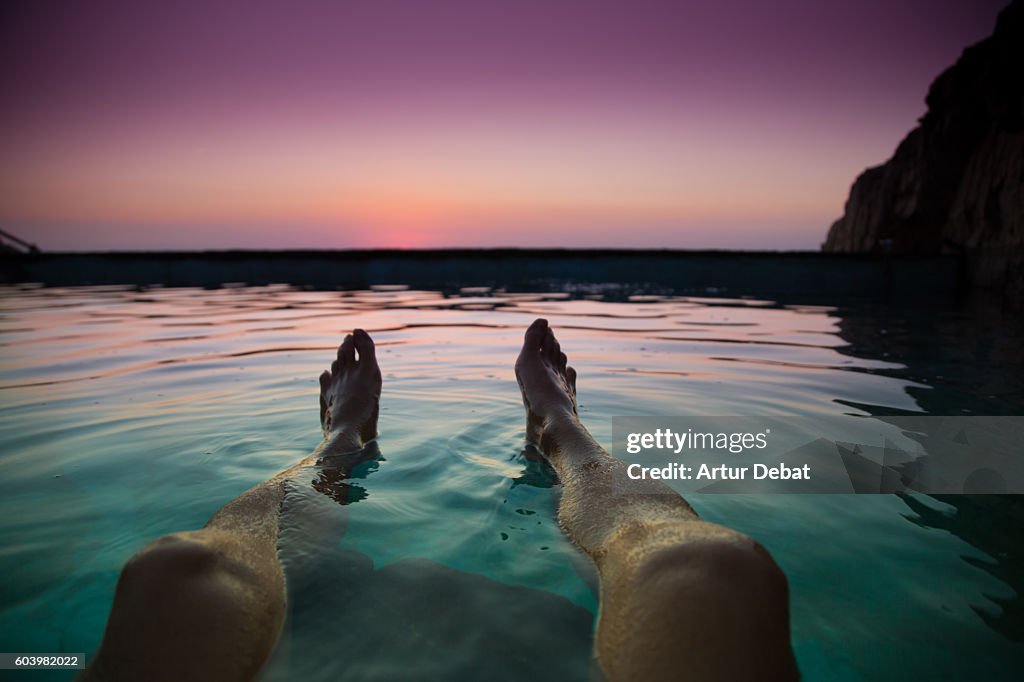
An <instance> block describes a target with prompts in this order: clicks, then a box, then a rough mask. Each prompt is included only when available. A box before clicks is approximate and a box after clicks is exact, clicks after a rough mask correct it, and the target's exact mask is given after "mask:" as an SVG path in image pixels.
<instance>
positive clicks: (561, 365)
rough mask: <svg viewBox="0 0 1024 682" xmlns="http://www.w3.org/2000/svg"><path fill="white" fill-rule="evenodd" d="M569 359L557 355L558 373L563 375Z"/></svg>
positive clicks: (560, 354) (562, 354)
mask: <svg viewBox="0 0 1024 682" xmlns="http://www.w3.org/2000/svg"><path fill="white" fill-rule="evenodd" d="M568 362H569V358H568V357H566V355H565V353H559V354H558V371H560V372H561V373H562V374H565V366H566V364H568Z"/></svg>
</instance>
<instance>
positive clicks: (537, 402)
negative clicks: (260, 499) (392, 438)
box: [320, 319, 577, 446]
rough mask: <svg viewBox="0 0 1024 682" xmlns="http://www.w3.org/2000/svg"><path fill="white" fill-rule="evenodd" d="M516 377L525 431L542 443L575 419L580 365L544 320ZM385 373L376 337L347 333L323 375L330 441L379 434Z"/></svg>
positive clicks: (357, 441) (526, 346)
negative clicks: (558, 424) (547, 433)
mask: <svg viewBox="0 0 1024 682" xmlns="http://www.w3.org/2000/svg"><path fill="white" fill-rule="evenodd" d="M516 380H517V381H518V382H519V388H520V390H521V391H522V394H523V404H524V405H525V406H526V436H527V439H529V440H530V442H532V443H535V444H539V443H540V437H541V434H542V433H543V431H544V429H545V428H546V427H547V426H548V425H550V424H551V423H552V422H554V421H557V420H561V419H576V418H577V412H576V370H574V369H573V368H572V367H569V366H568V359H567V358H566V355H565V353H563V352H562V349H561V346H560V345H559V343H558V340H557V339H556V338H555V334H554V332H552V331H551V327H549V326H548V322H547V320H545V319H538V320H535V321H534V323H533V324H531V325H530V327H529V329H527V330H526V338H525V339H524V341H523V348H522V350H521V351H520V352H519V358H518V359H517V360H516ZM380 391H381V373H380V366H379V365H378V364H377V354H376V347H375V346H374V343H373V339H371V338H370V335H369V334H367V333H366V332H365V331H364V330H362V329H356V330H355V331H353V332H352V333H351V334H349V335H347V336H346V337H345V339H344V341H342V344H341V346H339V347H338V356H337V358H336V359H335V360H334V362H332V363H331V368H330V370H328V371H325V372H324V373H323V374H321V375H320V424H321V425H322V426H323V430H324V436H325V437H326V438H327V439H328V440H338V441H344V442H346V444H349V445H356V446H361V445H364V444H366V443H367V442H369V441H371V440H373V439H374V438H375V437H376V436H377V417H378V415H379V411H380V407H379V406H380Z"/></svg>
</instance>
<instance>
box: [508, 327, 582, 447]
mask: <svg viewBox="0 0 1024 682" xmlns="http://www.w3.org/2000/svg"><path fill="white" fill-rule="evenodd" d="M567 362H568V359H567V358H566V356H565V353H563V352H562V349H561V346H559V344H558V340H557V339H555V334H554V332H552V331H551V327H549V326H548V321H547V320H545V319H543V318H542V319H538V320H536V321H534V323H533V324H531V325H530V328H529V329H527V330H526V339H525V340H524V341H523V349H522V350H521V351H520V352H519V359H518V360H516V380H517V381H518V382H519V388H520V390H521V391H522V393H523V405H525V406H526V438H527V440H529V441H530V442H531V443H534V444H537V445H539V444H540V442H541V436H542V435H543V432H544V429H545V428H546V427H548V426H550V425H551V424H552V423H553V422H556V421H558V420H564V419H569V420H577V419H578V416H577V412H576V370H574V369H573V368H572V367H568V366H567Z"/></svg>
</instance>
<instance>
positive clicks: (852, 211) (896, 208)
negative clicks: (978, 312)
mask: <svg viewBox="0 0 1024 682" xmlns="http://www.w3.org/2000/svg"><path fill="white" fill-rule="evenodd" d="M926 103H927V105H928V111H927V113H926V114H925V115H924V116H923V117H922V118H921V120H920V124H919V125H918V126H917V127H916V128H914V129H913V130H912V131H911V132H910V134H908V135H907V137H906V138H905V139H904V140H903V141H902V142H901V143H900V145H899V146H898V147H897V149H896V152H895V153H894V154H893V156H892V158H891V159H889V160H888V161H887V162H886V163H884V164H883V165H881V166H876V167H874V168H869V169H868V170H866V171H864V172H863V173H862V174H861V175H860V177H858V178H857V180H856V182H855V183H854V185H853V188H852V189H851V191H850V197H849V199H848V200H847V202H846V209H845V213H844V215H843V217H842V218H840V219H839V220H837V221H836V222H835V223H834V224H833V225H832V228H831V229H830V230H829V232H828V238H827V239H826V240H825V243H824V245H823V247H822V248H823V250H825V251H832V252H848V253H849V252H892V253H915V254H927V253H943V252H945V253H957V254H961V255H964V257H965V259H967V261H968V264H969V266H970V270H971V273H972V275H973V277H974V278H975V280H976V283H977V284H979V285H992V284H996V283H998V282H999V281H1000V280H1001V279H1005V278H1006V277H1007V276H1010V275H1012V274H1013V273H1012V271H1013V270H1014V268H1015V267H1017V269H1018V271H1017V273H1016V276H1017V277H1018V278H1019V277H1020V272H1019V265H1020V260H1021V259H1020V257H1019V256H1021V254H1024V0H1015V1H1014V2H1013V3H1012V4H1011V5H1010V6H1009V7H1007V8H1006V9H1004V10H1003V11H1002V12H1001V13H1000V15H999V18H998V20H997V22H996V29H995V32H994V33H993V35H992V36H991V37H989V38H987V39H986V40H983V41H982V42H980V43H978V44H976V45H973V46H971V47H968V48H967V49H966V50H964V52H963V54H962V55H961V57H960V59H959V60H958V61H957V62H956V64H954V65H953V66H951V67H950V68H948V69H947V70H946V71H945V72H943V73H942V74H941V75H940V76H939V77H938V78H936V79H935V82H933V83H932V85H931V88H930V89H929V91H928V96H927V98H926ZM1015 255H1016V256H1017V257H1014V256H1015ZM1015 263H1016V265H1015Z"/></svg>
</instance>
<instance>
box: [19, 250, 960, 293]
mask: <svg viewBox="0 0 1024 682" xmlns="http://www.w3.org/2000/svg"><path fill="white" fill-rule="evenodd" d="M965 278H966V275H965V267H964V261H963V259H961V258H958V257H955V256H881V255H855V254H824V253H818V252H728V251H671V250H658V251H655V250H647V251H644V250H636V251H616V250H557V249H553V250H519V249H488V250H469V249H467V250H424V251H204V252H151V253H127V252H125V253H42V254H5V255H3V256H0V282H3V283H8V284H12V283H23V282H38V283H42V284H46V285H50V286H75V285H103V284H137V285H147V284H163V285H165V286H217V285H221V284H225V283H231V282H244V283H248V284H272V283H288V284H295V285H300V286H311V287H317V288H365V287H369V286H373V285H380V284H395V283H402V284H406V285H409V286H411V287H424V288H432V289H442V290H443V289H446V288H453V287H454V288H458V287H465V286H503V287H506V288H510V289H515V290H524V289H525V290H530V289H532V288H536V287H545V288H550V286H551V285H552V284H558V283H560V282H565V283H568V282H572V283H581V284H592V285H601V284H605V283H618V284H623V283H635V284H638V285H642V286H643V287H644V288H646V289H651V288H657V287H665V288H668V289H671V290H673V291H674V292H677V293H688V292H692V293H694V294H701V295H709V294H711V295H715V294H721V295H728V296H738V295H754V296H757V295H773V296H787V295H813V296H821V297H835V296H872V297H875V296H883V297H889V296H898V297H901V298H902V297H904V296H909V297H935V296H942V297H947V296H951V295H955V294H956V293H958V292H959V291H961V290H963V288H964V282H965Z"/></svg>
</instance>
